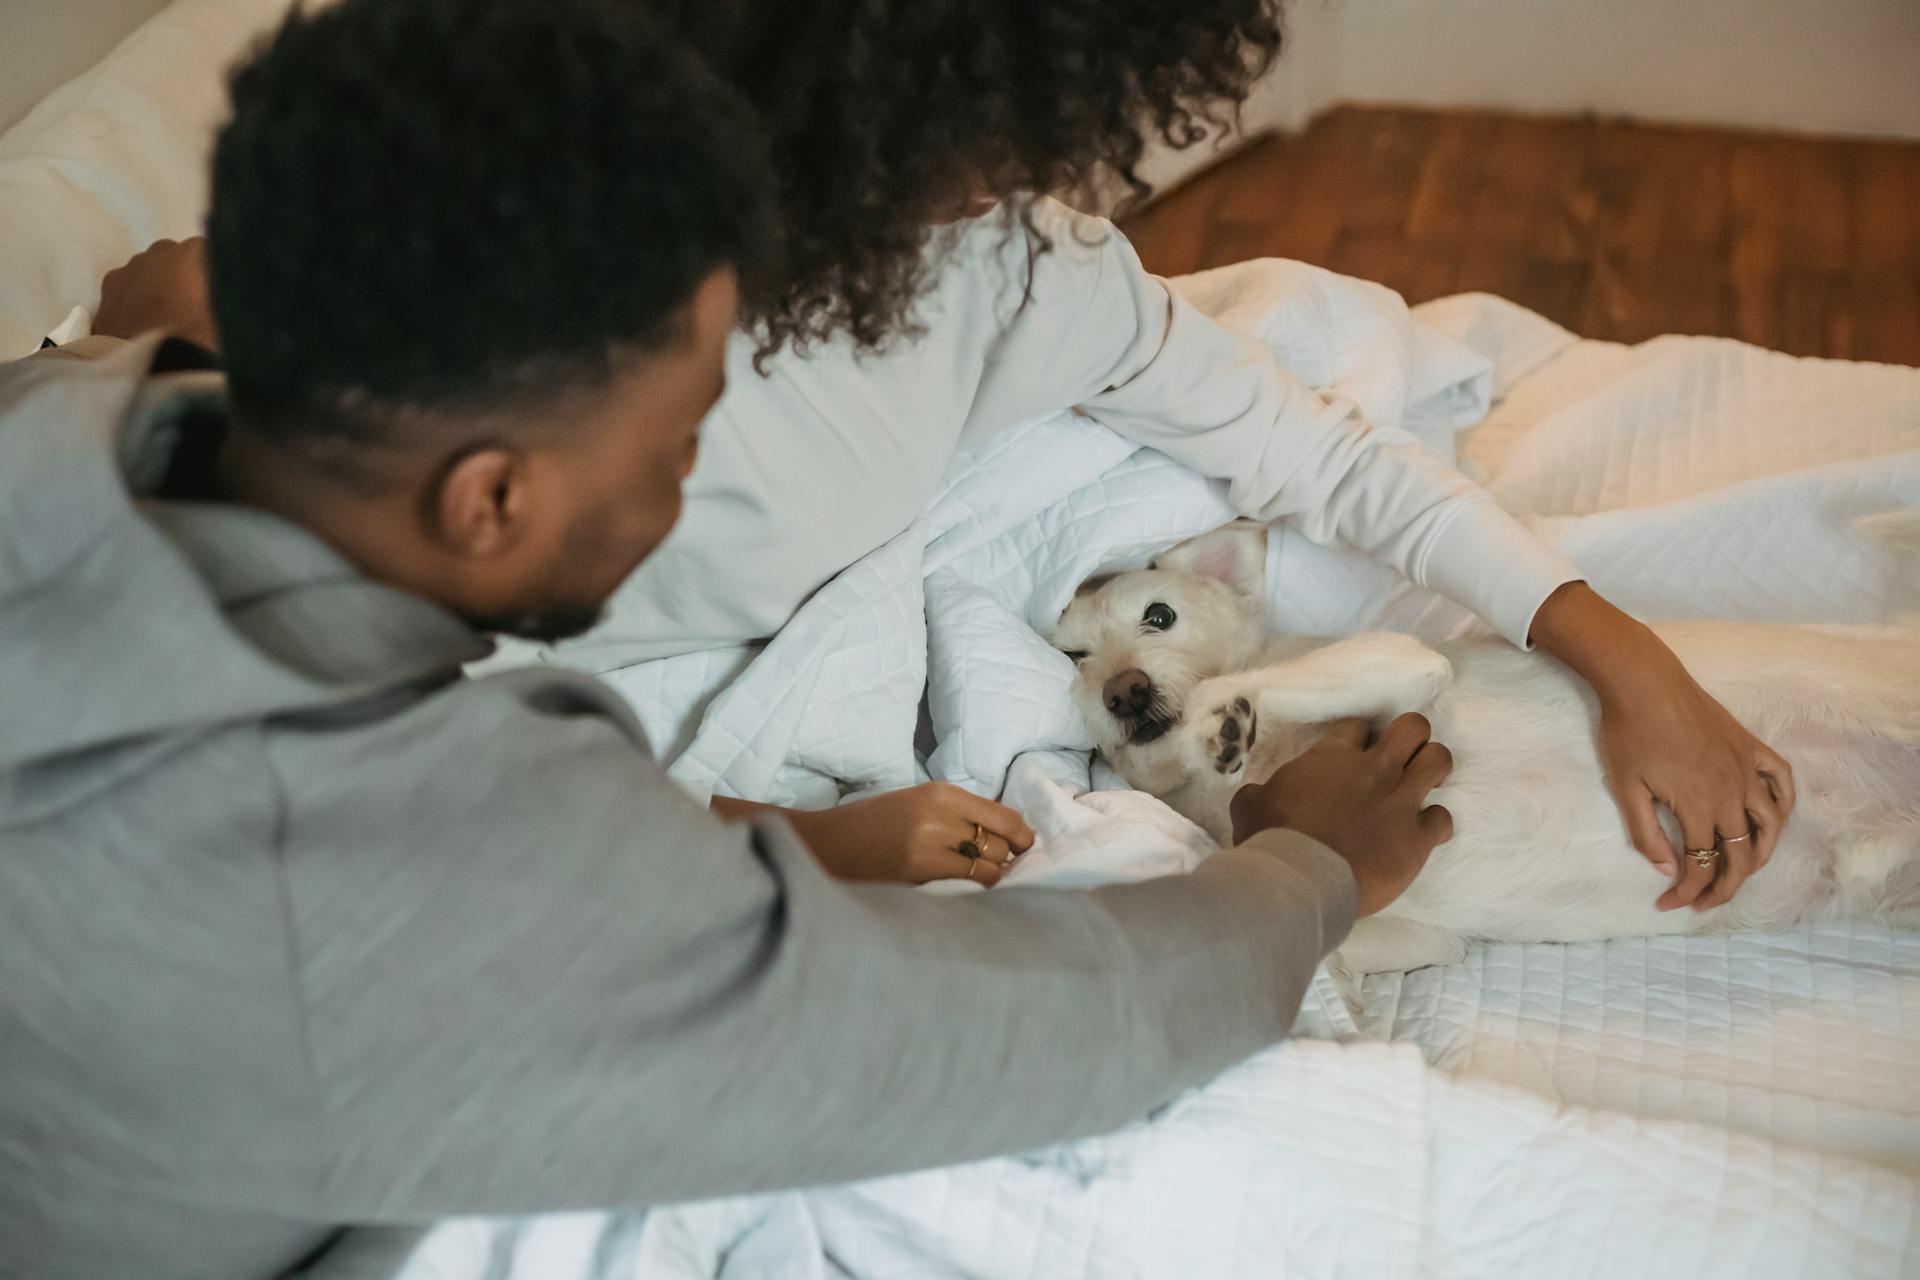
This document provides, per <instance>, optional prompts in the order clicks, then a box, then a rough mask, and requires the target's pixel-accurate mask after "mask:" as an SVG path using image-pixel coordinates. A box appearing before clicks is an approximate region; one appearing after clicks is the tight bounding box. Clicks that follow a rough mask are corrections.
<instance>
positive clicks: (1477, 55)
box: [1153, 0, 1920, 179]
mask: <svg viewBox="0 0 1920 1280" xmlns="http://www.w3.org/2000/svg"><path fill="white" fill-rule="evenodd" d="M1286 15H1287V27H1288V34H1289V42H1288V47H1287V50H1286V53H1285V54H1284V55H1283V56H1282V58H1281V60H1280V64H1279V65H1278V67H1276V68H1275V70H1274V72H1273V75H1272V76H1271V77H1270V79H1269V81H1268V82H1267V83H1266V84H1264V85H1263V86H1262V87H1261V90H1260V92H1259V93H1258V94H1257V95H1256V96H1255V98H1254V99H1253V100H1252V101H1251V102H1249V103H1248V109H1247V131H1248V132H1258V131H1260V130H1263V129H1276V128H1297V127H1299V126H1300V125H1302V124H1304V123H1306V121H1307V120H1308V119H1309V118H1311V117H1312V116H1313V115H1314V114H1315V113H1316V112H1318V111H1321V110H1324V109H1325V108H1327V107H1330V106H1334V105H1336V104H1338V103H1342V102H1371V103H1393V104H1405V105H1417V106H1438V107H1493V108H1500V109H1505V110H1513V111H1532V112H1547V113H1559V114H1569V113H1579V112H1598V113H1600V114H1603V115H1618V116H1631V117H1635V118H1638V119H1642V120H1661V121H1671V122H1677V123H1687V124H1714V125H1732V126H1738V127H1747V128H1756V129H1775V130H1791V131H1796V132H1807V133H1825V134H1857V135H1865V136H1876V137H1891V138H1910V139H1920V0H1289V3H1288V4H1287V7H1286ZM1206 159H1207V157H1205V156H1204V155H1187V156H1180V157H1172V156H1164V155H1163V156H1160V157H1157V158H1156V163H1155V166H1154V169H1153V172H1154V173H1155V175H1156V176H1158V177H1160V178H1162V179H1172V178H1176V177H1178V176H1183V175H1184V174H1185V173H1187V172H1190V171H1192V170H1193V169H1194V168H1197V167H1199V166H1200V165H1203V164H1204V163H1205V162H1206Z"/></svg>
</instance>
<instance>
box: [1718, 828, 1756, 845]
mask: <svg viewBox="0 0 1920 1280" xmlns="http://www.w3.org/2000/svg"><path fill="white" fill-rule="evenodd" d="M1719 839H1720V843H1721V844H1739V843H1740V842H1741V841H1742V840H1751V839H1753V832H1751V831H1749V832H1747V834H1746V835H1744V836H1721V837H1720V838H1719Z"/></svg>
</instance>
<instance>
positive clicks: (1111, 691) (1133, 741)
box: [1100, 667, 1179, 746]
mask: <svg viewBox="0 0 1920 1280" xmlns="http://www.w3.org/2000/svg"><path fill="white" fill-rule="evenodd" d="M1100 696H1101V698H1102V700H1104V701H1105V702H1106V704H1107V711H1108V712H1109V713H1111V714H1112V716H1113V718H1114V719H1115V720H1118V721H1120V722H1121V723H1123V724H1131V725H1132V726H1133V727H1132V729H1131V730H1130V731H1129V732H1128V734H1127V742H1128V744H1129V745H1135V746H1139V745H1144V744H1146V743H1149V742H1157V741H1158V740H1159V739H1161V738H1163V737H1165V736H1166V733H1167V730H1169V729H1171V728H1173V726H1174V725H1176V724H1178V723H1179V717H1177V716H1171V715H1168V714H1167V707H1166V701H1165V699H1163V698H1161V697H1160V695H1159V692H1158V690H1156V689H1155V688H1154V687H1153V681H1152V680H1151V679H1150V678H1149V677H1148V676H1147V673H1146V672H1144V671H1142V670H1140V669H1139V668H1138V667H1129V668H1128V669H1127V670H1125V671H1122V672H1120V673H1119V674H1117V675H1114V676H1111V677H1109V678H1108V680H1107V683H1106V684H1105V685H1104V686H1102V687H1101V690H1100Z"/></svg>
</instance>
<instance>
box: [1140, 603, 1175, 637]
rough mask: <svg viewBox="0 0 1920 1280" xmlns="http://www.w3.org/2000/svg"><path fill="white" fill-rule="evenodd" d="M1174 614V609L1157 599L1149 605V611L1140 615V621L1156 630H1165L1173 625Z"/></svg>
mask: <svg viewBox="0 0 1920 1280" xmlns="http://www.w3.org/2000/svg"><path fill="white" fill-rule="evenodd" d="M1174 616H1175V615H1174V612H1173V610H1172V609H1169V608H1168V607H1167V606H1166V605H1164V604H1161V603H1160V602H1159V601H1158V600H1155V601H1154V602H1153V603H1152V604H1150V605H1148V606H1147V611H1146V612H1145V613H1143V614H1141V615H1140V621H1142V622H1144V623H1146V624H1147V625H1148V626H1150V627H1152V628H1153V629H1154V630H1155V631H1165V630H1167V629H1168V628H1169V627H1171V626H1173V619H1174Z"/></svg>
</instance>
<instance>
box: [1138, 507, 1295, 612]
mask: <svg viewBox="0 0 1920 1280" xmlns="http://www.w3.org/2000/svg"><path fill="white" fill-rule="evenodd" d="M1153 567H1154V568H1156V569H1169V570H1172V571H1173V572H1174V573H1184V574H1187V575H1188V576H1189V577H1194V578H1204V579H1207V580H1209V581H1212V582H1224V583H1226V584H1227V585H1228V586H1229V587H1232V588H1233V589H1234V590H1235V591H1236V592H1238V593H1239V594H1241V595H1243V596H1246V597H1247V598H1248V599H1251V600H1258V599H1259V598H1260V596H1261V594H1262V590H1263V588H1264V587H1265V585H1266V577H1267V526H1265V525H1263V524H1255V523H1254V522H1253V521H1251V520H1236V521H1234V522H1233V523H1232V524H1230V525H1226V526H1225V527H1223V528H1219V529H1215V530H1214V531H1213V532H1212V533H1203V534H1201V535H1200V536H1199V537H1197V538H1188V539H1187V540H1186V541H1185V542H1183V543H1181V544H1180V545H1179V546H1176V547H1174V548H1172V549H1171V550H1169V551H1166V552H1164V553H1162V554H1161V555H1160V557H1159V558H1158V559H1156V560H1155V561H1154V562H1153Z"/></svg>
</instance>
